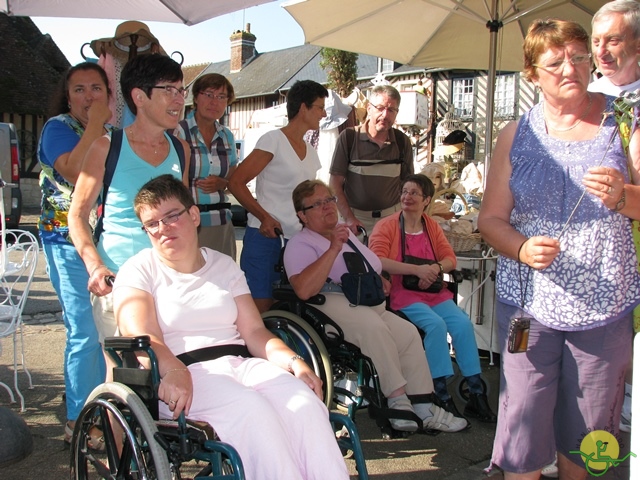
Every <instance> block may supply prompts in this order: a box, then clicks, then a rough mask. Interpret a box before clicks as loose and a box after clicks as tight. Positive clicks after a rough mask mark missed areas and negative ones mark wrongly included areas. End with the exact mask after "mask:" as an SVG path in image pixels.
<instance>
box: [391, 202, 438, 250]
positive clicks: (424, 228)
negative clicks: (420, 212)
mask: <svg viewBox="0 0 640 480" xmlns="http://www.w3.org/2000/svg"><path fill="white" fill-rule="evenodd" d="M420 221H421V222H422V231H423V232H424V235H425V237H427V240H429V245H431V251H432V252H433V256H434V257H435V258H434V260H435V261H436V262H437V261H438V258H437V257H436V250H435V249H434V248H433V242H432V241H431V237H430V236H429V232H428V231H427V222H425V221H424V217H423V216H420ZM405 238H406V237H405V233H404V216H403V215H402V212H400V251H401V252H402V261H403V262H404V260H405V256H406V255H405V245H404V244H405Z"/></svg>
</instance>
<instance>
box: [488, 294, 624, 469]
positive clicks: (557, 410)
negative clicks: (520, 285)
mask: <svg viewBox="0 0 640 480" xmlns="http://www.w3.org/2000/svg"><path fill="white" fill-rule="evenodd" d="M520 313H521V311H520V309H518V308H516V307H513V306H510V305H505V304H504V303H500V302H497V303H496V315H497V319H498V325H499V338H500V346H501V350H500V353H501V364H502V368H501V373H500V400H499V403H498V405H499V410H498V424H497V428H496V437H495V440H494V444H493V456H492V459H491V461H492V463H493V464H494V465H497V466H499V467H500V468H502V470H504V471H507V472H512V473H526V472H533V471H536V470H540V469H541V468H543V467H544V466H546V465H548V464H549V463H551V462H552V461H553V458H554V453H555V452H556V451H558V452H559V453H561V454H562V455H564V456H566V457H567V458H569V459H570V460H571V461H572V462H574V463H575V464H576V465H579V466H581V467H583V468H584V462H583V461H582V458H581V457H580V455H576V454H570V453H569V451H571V450H580V443H581V442H582V439H583V438H584V437H585V435H586V434H587V433H589V432H591V431H593V430H606V431H608V432H611V433H612V434H613V435H614V436H618V433H619V432H618V428H619V423H620V410H621V408H622V399H623V394H624V375H625V371H626V369H627V366H628V364H629V360H630V359H631V346H632V323H633V322H632V314H631V313H629V314H628V315H625V316H624V317H623V318H621V319H620V320H617V321H615V322H613V323H611V324H608V325H605V326H602V327H597V328H593V329H591V330H584V331H579V332H562V331H559V330H554V329H551V328H548V327H545V326H544V325H542V324H541V323H539V322H537V321H535V320H534V319H531V331H530V333H529V348H528V351H527V352H526V353H508V352H507V348H506V337H507V331H508V325H509V319H511V318H513V317H514V316H519V315H520Z"/></svg>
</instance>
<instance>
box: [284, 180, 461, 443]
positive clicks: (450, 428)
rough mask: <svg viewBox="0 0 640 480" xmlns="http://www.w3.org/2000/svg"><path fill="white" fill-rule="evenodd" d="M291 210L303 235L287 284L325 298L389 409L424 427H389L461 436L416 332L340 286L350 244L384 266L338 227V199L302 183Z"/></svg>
mask: <svg viewBox="0 0 640 480" xmlns="http://www.w3.org/2000/svg"><path fill="white" fill-rule="evenodd" d="M293 204H294V207H295V210H296V212H297V215H298V219H299V220H300V222H301V223H302V225H303V229H302V231H301V232H300V233H298V234H297V235H295V236H294V237H293V238H292V239H291V240H290V241H289V243H288V245H287V248H286V249H285V252H284V266H285V269H286V271H287V273H288V275H289V281H290V283H291V285H292V287H293V289H294V290H295V292H296V295H297V296H298V297H300V298H301V299H302V300H306V299H308V298H310V297H312V296H314V295H316V294H318V293H323V294H324V295H325V297H326V301H325V303H324V304H323V305H314V306H315V307H316V308H317V309H318V310H320V311H322V312H323V313H325V314H326V315H328V316H329V317H330V318H332V319H333V320H334V321H335V322H336V323H337V324H338V325H339V326H340V327H341V328H342V329H343V331H344V337H345V340H347V341H348V342H351V343H353V344H355V345H356V346H358V347H359V348H360V349H361V350H362V352H363V353H364V354H365V355H367V356H369V357H370V358H371V359H372V360H373V364H374V365H375V367H376V369H377V370H378V374H379V379H380V386H381V388H382V392H383V394H384V395H385V396H386V397H387V400H388V406H389V408H392V409H398V410H406V411H409V412H413V413H415V414H416V415H417V416H418V417H419V418H420V419H421V421H422V425H416V422H415V421H412V420H408V419H399V418H391V419H390V421H391V426H392V427H393V428H394V429H396V430H401V431H416V430H418V429H419V428H425V429H435V430H440V431H444V432H457V431H459V430H463V429H464V428H465V427H466V426H467V421H466V420H465V419H464V418H458V417H455V416H454V415H452V414H451V413H449V412H447V411H445V410H444V409H442V408H440V407H438V406H436V405H434V404H433V403H432V402H431V400H432V396H431V393H432V392H433V383H432V381H431V377H430V375H429V366H428V365H427V362H426V359H425V356H424V352H423V349H422V345H421V343H420V335H419V334H418V331H417V330H416V329H415V327H414V326H413V325H411V324H410V323H409V322H407V321H406V320H403V319H401V318H400V317H398V316H397V315H395V314H393V313H392V312H389V311H386V310H385V305H384V302H383V303H381V304H380V305H377V306H371V307H369V306H362V305H358V306H353V305H350V303H349V301H348V300H347V298H346V297H345V295H344V294H343V293H342V291H341V290H340V287H339V286H338V285H337V282H339V281H340V279H341V276H342V275H343V274H344V273H346V272H347V266H346V264H345V260H344V256H343V254H344V253H345V252H353V251H354V250H353V249H352V248H351V247H350V246H349V245H348V244H347V243H346V242H347V240H351V241H352V242H353V243H354V244H355V245H356V246H357V248H358V249H359V250H360V252H361V253H362V254H363V255H365V257H366V258H367V260H368V261H369V263H370V264H371V265H372V266H373V267H374V269H375V270H376V271H377V272H378V273H379V272H380V270H381V265H380V260H379V259H378V258H377V257H376V256H375V255H374V254H373V252H371V251H370V250H369V249H368V248H367V247H365V246H364V245H363V244H362V243H360V242H359V241H358V240H357V238H356V237H355V235H353V234H352V233H350V231H349V228H348V227H347V226H346V225H345V224H339V223H338V208H337V205H336V198H335V196H333V193H332V192H331V191H330V189H329V187H328V186H327V185H326V184H324V183H323V182H322V181H320V180H307V181H304V182H302V183H301V184H299V185H298V186H297V187H296V188H295V190H294V191H293ZM327 279H329V282H327ZM386 286H387V287H388V282H387V284H386Z"/></svg>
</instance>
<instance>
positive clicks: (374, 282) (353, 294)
mask: <svg viewBox="0 0 640 480" xmlns="http://www.w3.org/2000/svg"><path fill="white" fill-rule="evenodd" d="M347 243H348V244H349V246H350V247H351V248H352V249H353V250H354V252H356V253H357V254H358V255H360V258H362V260H363V261H364V264H365V265H366V267H367V271H366V272H348V273H345V274H344V275H342V277H340V281H341V282H342V293H344V296H345V297H347V300H349V304H350V305H351V306H354V307H355V306H357V305H364V306H367V307H373V306H375V305H380V304H381V303H382V302H384V301H385V300H386V296H385V294H384V288H383V287H382V278H381V277H380V275H378V273H377V272H376V271H375V270H374V269H373V267H372V266H371V264H370V263H369V262H368V260H367V259H366V257H365V256H364V255H363V254H362V253H361V252H360V250H358V248H357V247H356V246H355V244H354V243H353V242H352V241H351V240H347Z"/></svg>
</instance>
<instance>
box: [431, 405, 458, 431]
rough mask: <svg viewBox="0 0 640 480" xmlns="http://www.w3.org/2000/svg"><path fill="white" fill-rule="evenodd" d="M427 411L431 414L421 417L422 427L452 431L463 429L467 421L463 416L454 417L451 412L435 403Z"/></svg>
mask: <svg viewBox="0 0 640 480" xmlns="http://www.w3.org/2000/svg"><path fill="white" fill-rule="evenodd" d="M429 411H430V413H431V415H430V416H427V417H424V418H423V419H422V422H423V428H425V429H431V430H439V431H441V432H449V433H453V432H459V431H460V430H464V429H465V428H467V425H468V423H469V422H467V420H465V419H464V418H460V417H454V416H453V414H452V413H449V412H447V411H446V410H445V409H443V408H440V407H438V406H437V405H431V407H430V408H429Z"/></svg>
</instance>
